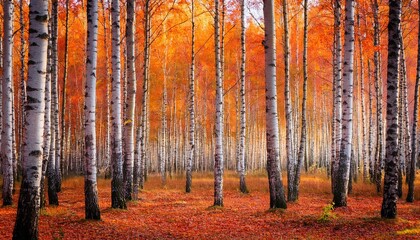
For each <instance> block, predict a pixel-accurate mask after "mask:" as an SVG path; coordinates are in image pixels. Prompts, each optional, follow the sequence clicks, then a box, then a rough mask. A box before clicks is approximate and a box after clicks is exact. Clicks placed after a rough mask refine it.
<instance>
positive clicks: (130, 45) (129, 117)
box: [123, 0, 137, 200]
mask: <svg viewBox="0 0 420 240" xmlns="http://www.w3.org/2000/svg"><path fill="white" fill-rule="evenodd" d="M135 8H136V2H135V1H134V0H128V1H127V22H126V31H125V34H126V42H127V64H126V66H127V102H126V106H127V111H126V113H125V117H126V119H125V120H124V133H125V136H124V141H125V142H124V148H125V151H124V174H123V178H124V189H125V198H126V199H127V200H131V193H132V191H133V163H134V109H135V106H136V87H137V86H136V69H135V55H136V53H135V42H134V41H135V40H134V27H135Z"/></svg>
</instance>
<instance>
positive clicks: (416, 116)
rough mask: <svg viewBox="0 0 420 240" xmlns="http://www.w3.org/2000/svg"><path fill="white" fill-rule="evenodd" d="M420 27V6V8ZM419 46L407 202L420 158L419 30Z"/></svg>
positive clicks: (409, 200) (412, 190)
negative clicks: (419, 137)
mask: <svg viewBox="0 0 420 240" xmlns="http://www.w3.org/2000/svg"><path fill="white" fill-rule="evenodd" d="M419 29H420V8H419ZM417 41H418V44H417V46H418V48H417V68H416V85H415V90H414V109H413V126H412V128H411V156H410V158H411V159H410V168H409V170H410V172H408V173H407V174H408V193H407V198H406V201H407V202H414V180H415V179H416V162H417V159H418V156H417V154H418V152H417V148H418V147H417V141H418V139H417V127H418V119H419V87H420V31H419V32H418V37H417Z"/></svg>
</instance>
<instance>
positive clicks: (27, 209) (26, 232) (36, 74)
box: [13, 0, 48, 239]
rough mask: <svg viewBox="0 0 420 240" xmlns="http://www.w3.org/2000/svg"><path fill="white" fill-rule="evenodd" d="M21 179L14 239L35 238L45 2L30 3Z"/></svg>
mask: <svg viewBox="0 0 420 240" xmlns="http://www.w3.org/2000/svg"><path fill="white" fill-rule="evenodd" d="M29 8H30V10H29V12H30V15H29V61H28V85H27V93H28V101H27V103H26V105H25V111H26V122H25V138H24V150H23V179H22V185H21V191H20V196H19V204H18V210H17V217H16V223H15V228H14V231H13V239H37V238H38V218H39V207H40V184H41V181H40V180H41V175H42V157H43V152H42V150H43V149H42V147H43V146H42V145H43V144H42V143H43V134H44V113H45V112H44V111H45V102H44V97H45V77H46V67H47V46H48V1H46V0H31V3H30V6H29Z"/></svg>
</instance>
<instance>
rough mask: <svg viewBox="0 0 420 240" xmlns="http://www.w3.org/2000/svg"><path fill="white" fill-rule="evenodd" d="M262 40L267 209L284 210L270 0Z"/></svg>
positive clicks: (272, 2)
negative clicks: (268, 195)
mask: <svg viewBox="0 0 420 240" xmlns="http://www.w3.org/2000/svg"><path fill="white" fill-rule="evenodd" d="M264 26H265V28H264V31H265V39H264V41H263V45H264V53H265V85H266V87H265V89H266V91H265V94H266V98H265V99H266V112H265V118H266V139H267V140H266V144H267V173H268V183H269V188H270V208H286V207H287V206H286V199H285V196H284V189H283V183H282V178H281V171H280V165H279V164H280V146H279V125H278V124H279V123H278V114H277V91H276V44H275V40H276V32H275V20H274V1H272V0H264Z"/></svg>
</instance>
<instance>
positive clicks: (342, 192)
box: [333, 0, 355, 207]
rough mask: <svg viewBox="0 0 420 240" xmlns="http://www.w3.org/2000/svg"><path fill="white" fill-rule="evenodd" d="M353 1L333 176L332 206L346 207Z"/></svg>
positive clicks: (348, 11)
mask: <svg viewBox="0 0 420 240" xmlns="http://www.w3.org/2000/svg"><path fill="white" fill-rule="evenodd" d="M354 7H355V1H354V0H346V9H345V12H346V20H345V26H344V27H345V31H344V32H345V34H344V62H343V136H342V139H341V149H340V158H339V159H340V161H339V166H338V171H337V175H336V176H334V178H335V180H334V185H335V186H334V200H333V202H334V204H335V206H337V207H342V206H347V193H348V183H349V175H350V160H351V156H352V154H351V149H352V137H353V63H354Z"/></svg>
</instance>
